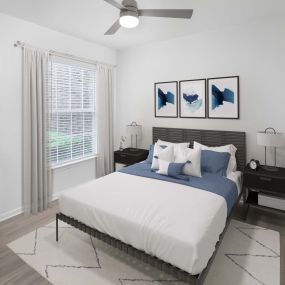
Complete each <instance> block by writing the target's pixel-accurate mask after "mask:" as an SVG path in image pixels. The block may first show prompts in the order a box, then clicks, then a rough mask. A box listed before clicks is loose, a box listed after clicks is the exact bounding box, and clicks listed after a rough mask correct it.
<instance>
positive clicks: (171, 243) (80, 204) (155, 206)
mask: <svg viewBox="0 0 285 285" xmlns="http://www.w3.org/2000/svg"><path fill="white" fill-rule="evenodd" d="M60 210H61V212H62V213H63V214H65V215H67V216H71V217H74V218H75V219H77V220H79V221H81V222H83V223H85V224H86V225H88V226H90V227H93V228H96V229H98V230H99V231H101V232H103V233H106V234H108V235H110V236H112V237H115V238H117V239H119V240H121V241H123V242H125V243H127V244H130V245H132V246H133V247H135V248H137V249H141V250H143V251H145V252H147V253H148V254H151V255H154V256H156V257H158V258H160V259H162V260H164V261H166V262H168V263H170V264H172V265H174V266H177V267H179V268H180V269H183V270H185V271H187V272H189V273H191V274H199V273H200V272H201V271H202V270H203V269H204V268H205V267H206V265H207V262H208V261H209V259H210V257H211V256H212V254H213V252H214V249H215V244H216V242H217V241H218V240H219V235H220V234H221V232H222V231H223V229H224V226H225V223H226V218H227V205H226V202H225V200H224V198H222V197H221V196H219V195H216V194H213V193H210V192H207V191H203V190H200V189H197V188H193V187H189V186H185V185H180V184H175V183H170V182H166V181H160V180H155V179H150V178H144V177H139V176H134V175H130V174H125V173H119V172H115V173H112V174H110V175H107V176H105V177H103V178H100V179H97V180H94V181H91V182H89V183H86V184H83V185H80V186H78V187H76V188H74V189H71V190H70V191H67V192H65V193H64V194H62V196H61V197H60Z"/></svg>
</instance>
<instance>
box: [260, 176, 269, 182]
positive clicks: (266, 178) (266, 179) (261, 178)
mask: <svg viewBox="0 0 285 285" xmlns="http://www.w3.org/2000/svg"><path fill="white" fill-rule="evenodd" d="M259 179H260V180H262V181H268V182H270V181H272V178H269V177H259Z"/></svg>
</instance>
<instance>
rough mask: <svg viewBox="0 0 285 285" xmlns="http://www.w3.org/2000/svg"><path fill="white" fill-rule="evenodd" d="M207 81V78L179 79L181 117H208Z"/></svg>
mask: <svg viewBox="0 0 285 285" xmlns="http://www.w3.org/2000/svg"><path fill="white" fill-rule="evenodd" d="M206 81H207V80H206V79H191V80H181V81H179V117H180V118H199V119H205V118H206V116H207V114H206V107H207V85H206Z"/></svg>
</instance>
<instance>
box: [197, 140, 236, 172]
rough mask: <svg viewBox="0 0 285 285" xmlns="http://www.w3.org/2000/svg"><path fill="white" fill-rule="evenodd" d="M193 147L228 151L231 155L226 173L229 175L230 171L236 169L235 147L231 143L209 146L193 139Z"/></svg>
mask: <svg viewBox="0 0 285 285" xmlns="http://www.w3.org/2000/svg"><path fill="white" fill-rule="evenodd" d="M193 147H194V149H196V148H201V149H202V150H212V151H216V152H228V153H229V154H230V155H231V157H230V160H229V164H228V168H227V175H229V174H230V173H231V172H233V171H236V170H237V161H236V151H237V148H236V147H235V146H234V145H233V144H228V145H223V146H216V147H209V146H206V145H202V144H200V143H198V142H195V141H194V146H193Z"/></svg>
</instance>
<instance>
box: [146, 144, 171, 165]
mask: <svg viewBox="0 0 285 285" xmlns="http://www.w3.org/2000/svg"><path fill="white" fill-rule="evenodd" d="M158 159H162V160H166V161H168V162H173V161H174V151H173V146H168V147H166V148H162V147H161V146H160V145H159V144H157V143H156V144H155V145H154V149H153V158H152V164H151V169H153V170H157V169H159V165H158Z"/></svg>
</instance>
